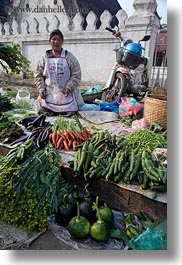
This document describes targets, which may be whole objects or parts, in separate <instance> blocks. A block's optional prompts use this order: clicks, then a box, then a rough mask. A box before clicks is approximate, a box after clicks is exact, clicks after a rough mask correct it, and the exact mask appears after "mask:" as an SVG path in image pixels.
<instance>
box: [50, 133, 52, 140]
mask: <svg viewBox="0 0 182 265" xmlns="http://www.w3.org/2000/svg"><path fill="white" fill-rule="evenodd" d="M49 140H50V141H52V133H50V134H49Z"/></svg>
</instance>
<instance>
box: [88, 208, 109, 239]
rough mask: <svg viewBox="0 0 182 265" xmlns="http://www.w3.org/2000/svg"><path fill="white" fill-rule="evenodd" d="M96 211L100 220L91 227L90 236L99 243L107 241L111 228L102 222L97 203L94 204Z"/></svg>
mask: <svg viewBox="0 0 182 265" xmlns="http://www.w3.org/2000/svg"><path fill="white" fill-rule="evenodd" d="M94 209H95V210H96V212H97V214H96V215H97V218H98V220H97V221H96V222H95V223H94V224H93V225H92V226H91V228H90V235H91V237H92V238H93V239H95V240H97V241H105V240H107V239H108V238H109V236H110V227H109V225H108V224H107V223H106V222H105V221H103V220H102V217H101V215H100V212H99V208H98V205H97V203H94Z"/></svg>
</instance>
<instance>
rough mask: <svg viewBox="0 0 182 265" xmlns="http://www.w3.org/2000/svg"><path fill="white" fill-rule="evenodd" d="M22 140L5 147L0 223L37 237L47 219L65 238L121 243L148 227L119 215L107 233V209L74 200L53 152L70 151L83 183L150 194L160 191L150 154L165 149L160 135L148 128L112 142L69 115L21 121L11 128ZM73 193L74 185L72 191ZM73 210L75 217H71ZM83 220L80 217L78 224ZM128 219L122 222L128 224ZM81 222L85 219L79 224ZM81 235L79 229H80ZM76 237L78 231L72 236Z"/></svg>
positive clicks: (158, 169) (163, 180) (163, 184)
mask: <svg viewBox="0 0 182 265" xmlns="http://www.w3.org/2000/svg"><path fill="white" fill-rule="evenodd" d="M18 123H19V124H20V125H21V126H22V127H24V128H25V129H26V131H28V134H27V135H23V136H22V137H20V138H18V139H16V140H15V141H12V143H11V145H10V146H11V148H10V151H9V153H8V154H7V155H6V156H4V157H3V158H1V163H0V219H1V220H2V221H4V222H6V223H8V224H12V225H15V226H18V227H20V228H22V229H24V230H28V231H40V232H44V231H46V229H47V228H48V217H49V216H50V215H55V222H56V223H57V224H58V225H61V226H65V227H66V228H67V229H68V231H69V232H70V234H71V236H72V237H73V238H85V237H87V236H88V237H91V238H92V239H93V240H95V241H97V242H102V241H104V242H105V241H106V242H107V240H108V239H109V238H118V240H124V241H125V242H126V244H127V242H128V241H129V240H130V239H132V238H133V237H134V236H139V235H140V234H141V233H142V232H143V231H144V230H145V228H146V226H145V225H148V224H149V223H150V225H151V226H152V225H153V224H154V223H153V220H151V222H149V219H147V222H148V223H147V222H146V223H145V222H141V225H138V223H139V221H137V222H135V221H136V220H135V221H134V220H133V219H132V218H131V216H130V215H127V214H126V213H125V215H124V219H123V220H122V223H123V227H122V229H120V228H118V227H115V220H114V219H115V218H114V214H113V211H112V209H111V208H110V207H109V206H107V204H106V203H102V204H99V203H98V197H96V198H95V201H96V202H95V201H94V200H93V198H92V199H91V198H90V197H89V198H86V197H83V196H82V198H81V197H79V196H78V195H77V194H75V193H74V192H73V184H72V183H71V182H70V181H69V178H68V176H67V175H66V174H64V170H63V171H62V168H64V163H63V162H62V159H61V155H60V153H59V152H58V151H59V150H66V151H69V150H71V151H75V156H74V159H73V160H71V161H69V162H68V165H67V166H68V167H69V168H70V169H71V170H72V172H73V174H74V177H75V179H79V181H80V182H82V183H85V184H87V185H89V183H91V182H92V180H93V179H104V180H106V181H107V182H110V181H111V182H115V183H120V182H123V183H127V184H128V185H129V184H132V183H133V182H135V183H138V185H139V186H140V187H141V188H142V189H143V190H145V189H151V190H153V191H155V192H156V193H157V192H158V191H159V192H163V191H164V192H165V191H166V189H167V165H166V164H164V163H162V161H155V160H154V159H153V156H152V154H153V152H154V151H155V150H156V148H167V141H166V135H165V134H164V133H161V132H160V133H157V132H154V131H152V130H150V129H145V130H137V131H134V132H132V133H128V134H127V135H124V136H116V135H115V134H111V133H110V132H108V131H107V130H97V131H96V132H95V133H91V132H90V131H89V130H88V129H87V128H86V127H83V126H82V125H81V124H80V121H79V119H78V117H77V116H75V115H74V116H73V119H72V120H66V119H64V117H62V116H58V117H56V118H55V121H54V123H53V124H50V122H47V121H46V117H45V115H38V116H30V117H27V118H26V117H25V118H23V119H22V120H20V121H19V122H18ZM79 189H80V187H79ZM76 211H77V214H76ZM83 217H84V218H83ZM129 217H130V218H129ZM87 220H88V221H87ZM80 229H81V230H80ZM79 231H81V232H79Z"/></svg>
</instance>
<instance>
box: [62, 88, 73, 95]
mask: <svg viewBox="0 0 182 265" xmlns="http://www.w3.org/2000/svg"><path fill="white" fill-rule="evenodd" d="M70 92H71V90H70V89H69V88H65V89H64V91H63V93H64V94H65V97H67V96H68V95H69V94H70Z"/></svg>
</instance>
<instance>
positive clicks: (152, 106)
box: [144, 94, 167, 129]
mask: <svg viewBox="0 0 182 265" xmlns="http://www.w3.org/2000/svg"><path fill="white" fill-rule="evenodd" d="M144 117H145V118H146V120H147V122H148V124H149V125H150V124H151V123H153V122H156V123H158V124H159V125H161V126H162V127H163V128H164V129H167V95H162V94H161V95H159V94H148V95H147V96H146V97H145V98H144Z"/></svg>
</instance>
